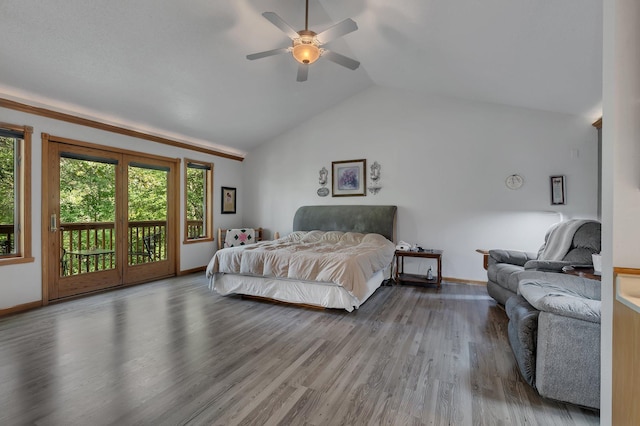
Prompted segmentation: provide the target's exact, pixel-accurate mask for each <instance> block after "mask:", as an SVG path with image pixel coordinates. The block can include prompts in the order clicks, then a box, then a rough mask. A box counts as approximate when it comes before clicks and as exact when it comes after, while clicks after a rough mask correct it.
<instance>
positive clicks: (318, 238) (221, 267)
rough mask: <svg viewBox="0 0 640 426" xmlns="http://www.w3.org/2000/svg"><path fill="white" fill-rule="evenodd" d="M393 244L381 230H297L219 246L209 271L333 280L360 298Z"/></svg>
mask: <svg viewBox="0 0 640 426" xmlns="http://www.w3.org/2000/svg"><path fill="white" fill-rule="evenodd" d="M394 250H395V246H394V245H393V243H392V242H391V241H389V240H387V239H386V238H385V237H383V236H382V235H379V234H359V233H354V232H339V231H330V232H323V231H309V232H301V231H298V232H293V233H292V234H290V235H288V236H287V237H284V238H280V239H278V240H275V241H265V242H262V243H258V244H252V245H248V246H241V247H230V248H225V249H222V250H218V251H217V252H216V254H215V255H214V256H213V258H212V259H211V261H210V262H209V265H208V266H207V277H209V278H211V277H212V276H213V275H214V274H217V273H230V274H246V275H252V276H266V277H276V278H288V279H295V280H301V281H319V282H325V283H334V284H337V285H340V286H342V287H343V288H344V289H345V290H347V291H348V292H349V293H351V294H353V295H354V296H356V297H358V298H360V297H362V296H363V294H364V293H365V292H366V286H365V283H366V281H367V280H368V279H369V278H371V276H373V274H374V273H375V272H377V271H379V270H381V269H383V268H385V267H387V266H389V264H390V263H391V261H392V259H393V253H394Z"/></svg>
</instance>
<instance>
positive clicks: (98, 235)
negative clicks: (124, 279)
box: [60, 220, 167, 275]
mask: <svg viewBox="0 0 640 426" xmlns="http://www.w3.org/2000/svg"><path fill="white" fill-rule="evenodd" d="M166 235H167V223H166V221H164V220H147V221H131V222H129V227H128V229H127V247H128V248H129V249H128V250H129V252H128V253H127V261H128V262H129V265H137V264H141V263H149V262H155V261H158V260H164V259H166V253H167V238H166ZM60 247H61V253H60V266H61V268H60V273H61V275H79V274H83V273H87V272H95V271H103V270H108V269H113V268H115V267H116V256H115V251H116V250H115V248H116V233H115V226H114V223H113V222H91V223H61V224H60Z"/></svg>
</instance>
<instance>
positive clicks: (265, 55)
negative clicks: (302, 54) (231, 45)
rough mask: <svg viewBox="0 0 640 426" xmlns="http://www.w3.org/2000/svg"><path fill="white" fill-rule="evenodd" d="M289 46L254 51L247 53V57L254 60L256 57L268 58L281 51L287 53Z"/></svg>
mask: <svg viewBox="0 0 640 426" xmlns="http://www.w3.org/2000/svg"><path fill="white" fill-rule="evenodd" d="M288 51H289V48H288V47H281V48H280V49H273V50H266V51H264V52H258V53H252V54H251V55H247V59H248V60H250V61H253V60H254V59H260V58H266V57H267V56H273V55H279V54H280V53H287V52H288Z"/></svg>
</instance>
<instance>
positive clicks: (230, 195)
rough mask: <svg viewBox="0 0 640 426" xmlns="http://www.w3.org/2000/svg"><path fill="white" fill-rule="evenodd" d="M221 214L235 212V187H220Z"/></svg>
mask: <svg viewBox="0 0 640 426" xmlns="http://www.w3.org/2000/svg"><path fill="white" fill-rule="evenodd" d="M220 205H221V206H222V211H221V212H220V213H222V214H235V213H236V189H235V188H228V187H226V186H223V187H222V202H221V203H220Z"/></svg>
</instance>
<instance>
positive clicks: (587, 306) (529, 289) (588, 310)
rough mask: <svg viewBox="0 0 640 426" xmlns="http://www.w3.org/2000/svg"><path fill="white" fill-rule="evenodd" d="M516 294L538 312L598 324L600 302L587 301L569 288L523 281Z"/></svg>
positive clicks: (534, 281)
mask: <svg viewBox="0 0 640 426" xmlns="http://www.w3.org/2000/svg"><path fill="white" fill-rule="evenodd" d="M558 275H559V274H558ZM518 292H519V294H521V295H522V297H524V298H525V299H526V300H527V302H529V303H530V304H531V305H532V306H533V307H534V308H536V309H537V310H539V311H545V312H550V313H552V314H557V315H560V316H564V317H570V318H575V319H580V320H584V321H589V322H594V323H600V305H601V302H600V301H599V300H592V299H587V298H585V297H584V296H583V295H581V294H580V293H578V292H576V291H574V290H572V289H570V288H566V287H562V286H559V285H557V284H552V283H550V282H547V281H543V280H537V279H523V280H521V281H520V284H519V285H518Z"/></svg>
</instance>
